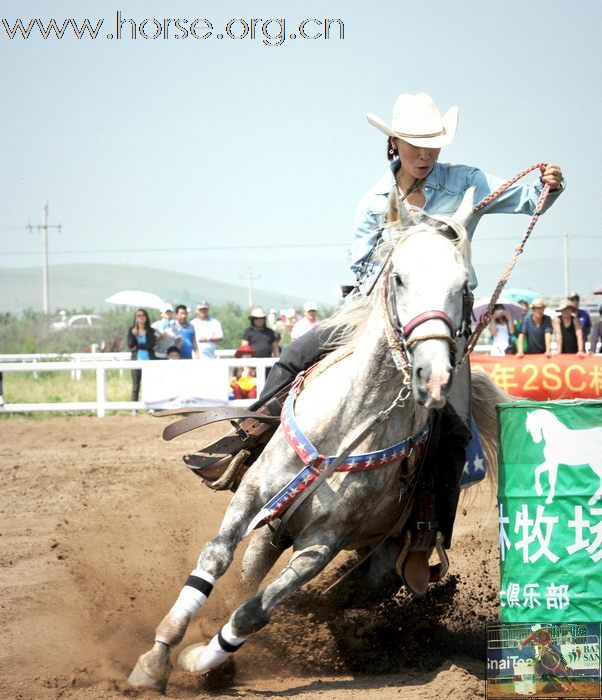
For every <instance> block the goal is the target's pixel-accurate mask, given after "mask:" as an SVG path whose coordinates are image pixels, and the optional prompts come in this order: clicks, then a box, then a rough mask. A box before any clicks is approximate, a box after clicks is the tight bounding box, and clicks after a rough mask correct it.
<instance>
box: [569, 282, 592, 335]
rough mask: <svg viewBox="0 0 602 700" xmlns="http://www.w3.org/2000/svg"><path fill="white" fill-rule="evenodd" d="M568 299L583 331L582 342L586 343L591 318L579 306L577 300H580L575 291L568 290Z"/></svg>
mask: <svg viewBox="0 0 602 700" xmlns="http://www.w3.org/2000/svg"><path fill="white" fill-rule="evenodd" d="M569 301H570V302H571V304H572V305H573V306H574V307H575V313H576V314H577V320H578V321H579V323H580V324H581V330H582V331H583V342H584V343H586V342H587V339H588V338H589V332H590V331H591V329H592V319H591V318H590V315H589V314H588V312H587V311H586V310H585V309H580V308H579V302H580V301H581V300H580V298H579V295H578V294H577V292H569Z"/></svg>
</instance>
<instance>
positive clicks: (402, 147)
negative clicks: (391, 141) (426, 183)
mask: <svg viewBox="0 0 602 700" xmlns="http://www.w3.org/2000/svg"><path fill="white" fill-rule="evenodd" d="M395 145H396V146H397V152H398V153H399V159H400V160H401V165H402V167H403V169H404V171H405V172H406V173H408V175H411V176H412V177H416V178H418V179H419V180H422V179H423V178H425V177H426V176H427V175H428V174H429V173H430V172H431V170H432V169H433V165H435V163H436V162H437V158H439V153H440V152H441V149H440V148H423V147H419V146H412V145H411V144H409V143H407V142H406V141H402V140H401V139H395Z"/></svg>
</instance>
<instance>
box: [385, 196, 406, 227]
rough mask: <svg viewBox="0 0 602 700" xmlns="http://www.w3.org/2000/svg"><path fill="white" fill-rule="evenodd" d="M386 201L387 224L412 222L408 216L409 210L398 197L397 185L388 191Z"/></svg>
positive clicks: (402, 224)
mask: <svg viewBox="0 0 602 700" xmlns="http://www.w3.org/2000/svg"><path fill="white" fill-rule="evenodd" d="M388 203H389V204H388V207H387V223H388V224H389V225H394V224H400V225H401V226H410V225H411V224H412V218H411V217H410V213H409V211H408V210H407V209H406V205H405V204H404V203H403V202H402V201H401V200H400V199H399V193H398V191H397V187H394V188H393V189H392V190H391V191H390V192H389V199H388Z"/></svg>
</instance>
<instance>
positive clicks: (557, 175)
mask: <svg viewBox="0 0 602 700" xmlns="http://www.w3.org/2000/svg"><path fill="white" fill-rule="evenodd" d="M540 170H541V176H540V180H541V181H542V182H543V184H544V185H550V189H551V190H557V189H560V187H561V186H562V180H563V176H562V170H561V169H560V166H559V165H552V164H551V163H545V164H544V165H542V166H541V167H540Z"/></svg>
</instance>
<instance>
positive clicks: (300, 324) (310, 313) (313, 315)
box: [291, 301, 320, 340]
mask: <svg viewBox="0 0 602 700" xmlns="http://www.w3.org/2000/svg"><path fill="white" fill-rule="evenodd" d="M319 323H320V321H318V305H317V304H316V302H315V301H306V302H305V304H303V318H301V319H300V320H299V321H297V323H295V325H294V326H293V329H292V331H291V338H292V339H293V340H297V338H300V337H301V336H302V335H303V334H304V333H307V331H308V330H310V329H311V328H313V327H314V326H317V325H319Z"/></svg>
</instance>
